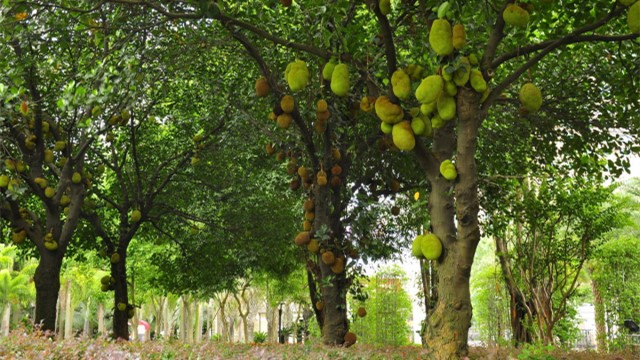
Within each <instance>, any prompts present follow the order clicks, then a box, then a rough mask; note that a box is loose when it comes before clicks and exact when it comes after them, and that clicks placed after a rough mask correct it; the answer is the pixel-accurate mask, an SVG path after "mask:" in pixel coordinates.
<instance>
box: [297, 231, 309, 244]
mask: <svg viewBox="0 0 640 360" xmlns="http://www.w3.org/2000/svg"><path fill="white" fill-rule="evenodd" d="M309 241H311V238H310V237H309V232H308V231H302V232H300V233H298V235H297V236H296V238H295V240H294V242H295V243H296V245H298V246H303V245H307V244H308V243H309Z"/></svg>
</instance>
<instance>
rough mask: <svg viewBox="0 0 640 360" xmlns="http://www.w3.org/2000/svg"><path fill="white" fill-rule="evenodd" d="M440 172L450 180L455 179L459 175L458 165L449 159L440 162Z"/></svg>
mask: <svg viewBox="0 0 640 360" xmlns="http://www.w3.org/2000/svg"><path fill="white" fill-rule="evenodd" d="M440 174H441V175H442V177H444V178H445V179H447V180H449V181H451V180H455V178H457V177H458V171H457V170H456V166H455V165H453V163H452V162H451V160H448V159H447V160H445V161H443V162H442V163H440Z"/></svg>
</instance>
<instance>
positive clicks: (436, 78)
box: [416, 75, 444, 104]
mask: <svg viewBox="0 0 640 360" xmlns="http://www.w3.org/2000/svg"><path fill="white" fill-rule="evenodd" d="M443 90H444V80H443V79H442V76H440V75H430V76H427V77H426V78H424V79H423V80H422V82H421V83H420V85H419V86H418V88H417V89H416V99H418V101H419V102H420V103H421V104H426V103H430V102H433V101H436V99H438V96H440V94H441V93H442V91H443Z"/></svg>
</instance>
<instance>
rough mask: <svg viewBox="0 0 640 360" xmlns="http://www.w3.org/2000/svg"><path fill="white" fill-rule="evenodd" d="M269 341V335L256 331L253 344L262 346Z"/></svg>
mask: <svg viewBox="0 0 640 360" xmlns="http://www.w3.org/2000/svg"><path fill="white" fill-rule="evenodd" d="M265 341H267V333H264V332H261V331H256V332H254V333H253V342H254V343H256V344H262V343H263V342H265Z"/></svg>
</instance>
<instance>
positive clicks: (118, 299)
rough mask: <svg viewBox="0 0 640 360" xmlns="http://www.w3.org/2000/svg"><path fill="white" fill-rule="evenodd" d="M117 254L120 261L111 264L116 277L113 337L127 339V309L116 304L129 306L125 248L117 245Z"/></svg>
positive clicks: (112, 272) (112, 274)
mask: <svg viewBox="0 0 640 360" xmlns="http://www.w3.org/2000/svg"><path fill="white" fill-rule="evenodd" d="M118 254H119V255H120V261H118V262H117V263H115V264H113V263H112V264H111V276H113V278H114V279H116V283H115V295H114V309H113V337H114V338H115V339H123V340H129V317H128V316H127V309H126V308H125V309H124V310H122V309H121V308H120V309H119V308H118V304H121V306H122V304H124V306H125V307H127V306H129V296H128V286H127V267H126V260H127V253H126V249H125V248H122V247H119V248H118Z"/></svg>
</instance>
